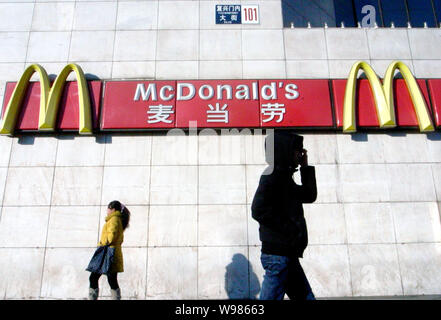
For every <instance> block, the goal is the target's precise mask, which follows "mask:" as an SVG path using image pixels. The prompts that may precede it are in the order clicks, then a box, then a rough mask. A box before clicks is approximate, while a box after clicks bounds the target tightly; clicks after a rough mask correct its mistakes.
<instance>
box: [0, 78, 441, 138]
mask: <svg viewBox="0 0 441 320" xmlns="http://www.w3.org/2000/svg"><path fill="white" fill-rule="evenodd" d="M357 81H358V84H357V93H356V115H357V126H359V127H365V128H375V127H378V118H377V112H376V107H375V101H374V98H373V95H372V90H371V87H370V84H369V81H368V80H366V79H359V80H357ZM417 82H418V85H419V87H420V89H421V92H422V93H423V95H424V97H425V100H426V103H427V105H428V107H429V109H430V113H432V114H433V117H434V120H435V121H434V122H435V125H436V126H437V127H441V79H430V80H427V85H428V87H427V85H426V80H423V79H419V80H417ZM15 85H16V83H12V82H10V83H7V84H6V90H5V96H4V103H3V109H2V111H3V113H4V111H5V109H6V106H7V103H8V101H9V99H10V97H11V95H12V92H13V90H14V88H15ZM330 85H332V89H331V90H330V87H329V86H330ZM88 86H89V96H90V99H91V107H92V117H93V125H94V129H102V130H150V129H169V128H189V127H193V126H197V127H198V128H245V127H248V128H257V127H262V128H271V127H272V128H275V127H281V128H283V127H285V128H333V127H335V126H336V127H337V128H340V127H342V124H343V101H344V95H345V88H346V80H316V79H311V80H295V79H282V80H275V79H274V80H194V81H173V80H170V81H153V80H152V81H142V80H140V81H135V80H132V81H107V82H105V85H104V95H103V101H102V102H101V101H100V99H101V82H100V81H90V82H88ZM429 90H430V98H429ZM331 96H332V98H331ZM394 103H395V113H396V118H397V126H398V127H404V128H407V127H418V119H417V116H416V113H415V110H414V106H413V103H412V100H411V97H410V94H409V90H408V89H407V86H406V83H405V80H404V79H395V80H394ZM101 104H102V106H101ZM100 107H101V108H102V110H100ZM39 112H40V83H39V82H31V83H29V86H28V89H27V91H26V93H25V96H24V99H23V103H22V107H21V111H20V114H19V117H18V120H17V125H16V129H18V130H21V131H36V130H38V118H39ZM78 113H79V108H78V87H77V83H76V81H72V82H66V85H65V88H64V91H63V94H62V97H61V101H60V104H59V112H58V119H57V129H60V130H68V131H70V130H76V129H77V128H78V119H79V114H78ZM333 113H334V114H333ZM100 117H101V118H100ZM333 118H335V119H336V123H335V124H334V120H333Z"/></svg>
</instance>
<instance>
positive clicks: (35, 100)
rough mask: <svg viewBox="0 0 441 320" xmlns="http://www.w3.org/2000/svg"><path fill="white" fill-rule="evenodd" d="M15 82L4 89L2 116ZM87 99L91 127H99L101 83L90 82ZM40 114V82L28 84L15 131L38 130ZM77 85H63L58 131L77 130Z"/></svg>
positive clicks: (71, 82)
mask: <svg viewBox="0 0 441 320" xmlns="http://www.w3.org/2000/svg"><path fill="white" fill-rule="evenodd" d="M16 84H17V83H16V82H8V83H7V84H6V89H5V98H4V102H3V108H2V115H3V114H4V112H5V110H6V107H7V104H8V102H9V99H10V97H11V96H12V92H13V91H14V89H15V86H16ZM88 86H89V97H90V105H91V108H92V121H93V127H94V128H95V129H97V128H98V127H99V105H100V97H101V81H90V82H88ZM39 114H40V82H30V83H29V86H28V89H27V90H26V94H25V96H24V98H23V103H22V107H21V111H20V114H19V116H18V119H17V124H16V129H17V130H22V131H36V130H38V118H39ZM78 122H79V108H78V85H77V82H76V81H68V82H66V84H65V87H64V90H63V94H62V96H61V98H60V103H59V109H58V118H57V126H56V128H57V129H59V130H66V131H71V130H77V129H78V126H79V123H78Z"/></svg>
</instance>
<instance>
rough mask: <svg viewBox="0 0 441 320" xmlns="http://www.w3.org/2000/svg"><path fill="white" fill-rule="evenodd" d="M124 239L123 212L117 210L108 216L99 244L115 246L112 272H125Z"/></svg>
mask: <svg viewBox="0 0 441 320" xmlns="http://www.w3.org/2000/svg"><path fill="white" fill-rule="evenodd" d="M123 241H124V230H123V226H122V222H121V212H119V211H115V212H113V213H112V214H110V215H108V216H107V217H106V223H105V224H104V226H103V230H102V231H101V238H100V242H99V243H98V246H106V245H110V247H112V248H115V257H114V259H113V263H112V267H111V268H110V272H124V262H123V255H122V249H121V244H122V243H123Z"/></svg>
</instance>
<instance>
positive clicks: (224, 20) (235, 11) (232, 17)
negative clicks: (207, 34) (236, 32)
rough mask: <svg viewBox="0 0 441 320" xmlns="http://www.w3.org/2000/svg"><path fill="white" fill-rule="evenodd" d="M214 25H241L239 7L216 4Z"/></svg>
mask: <svg viewBox="0 0 441 320" xmlns="http://www.w3.org/2000/svg"><path fill="white" fill-rule="evenodd" d="M215 11H216V24H241V23H242V21H241V5H239V4H217V5H216V8H215Z"/></svg>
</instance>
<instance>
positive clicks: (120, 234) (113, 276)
mask: <svg viewBox="0 0 441 320" xmlns="http://www.w3.org/2000/svg"><path fill="white" fill-rule="evenodd" d="M129 220H130V211H129V210H128V209H127V208H126V207H125V206H124V205H123V204H121V202H119V201H112V202H110V203H109V205H108V206H107V216H106V223H105V224H104V226H103V230H102V232H101V238H100V242H99V243H98V246H106V245H108V246H110V247H111V248H115V255H114V258H113V263H112V265H111V267H110V271H109V272H108V273H107V280H108V282H109V285H110V289H111V290H110V292H111V298H112V300H121V289H120V288H119V285H118V279H117V275H118V272H124V264H123V255H122V249H121V244H122V243H123V241H124V230H125V229H126V228H127V226H128V225H129ZM100 277H101V274H100V273H94V272H92V273H91V274H90V277H89V282H90V288H89V300H96V299H98V293H99V289H98V280H99V278H100Z"/></svg>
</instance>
